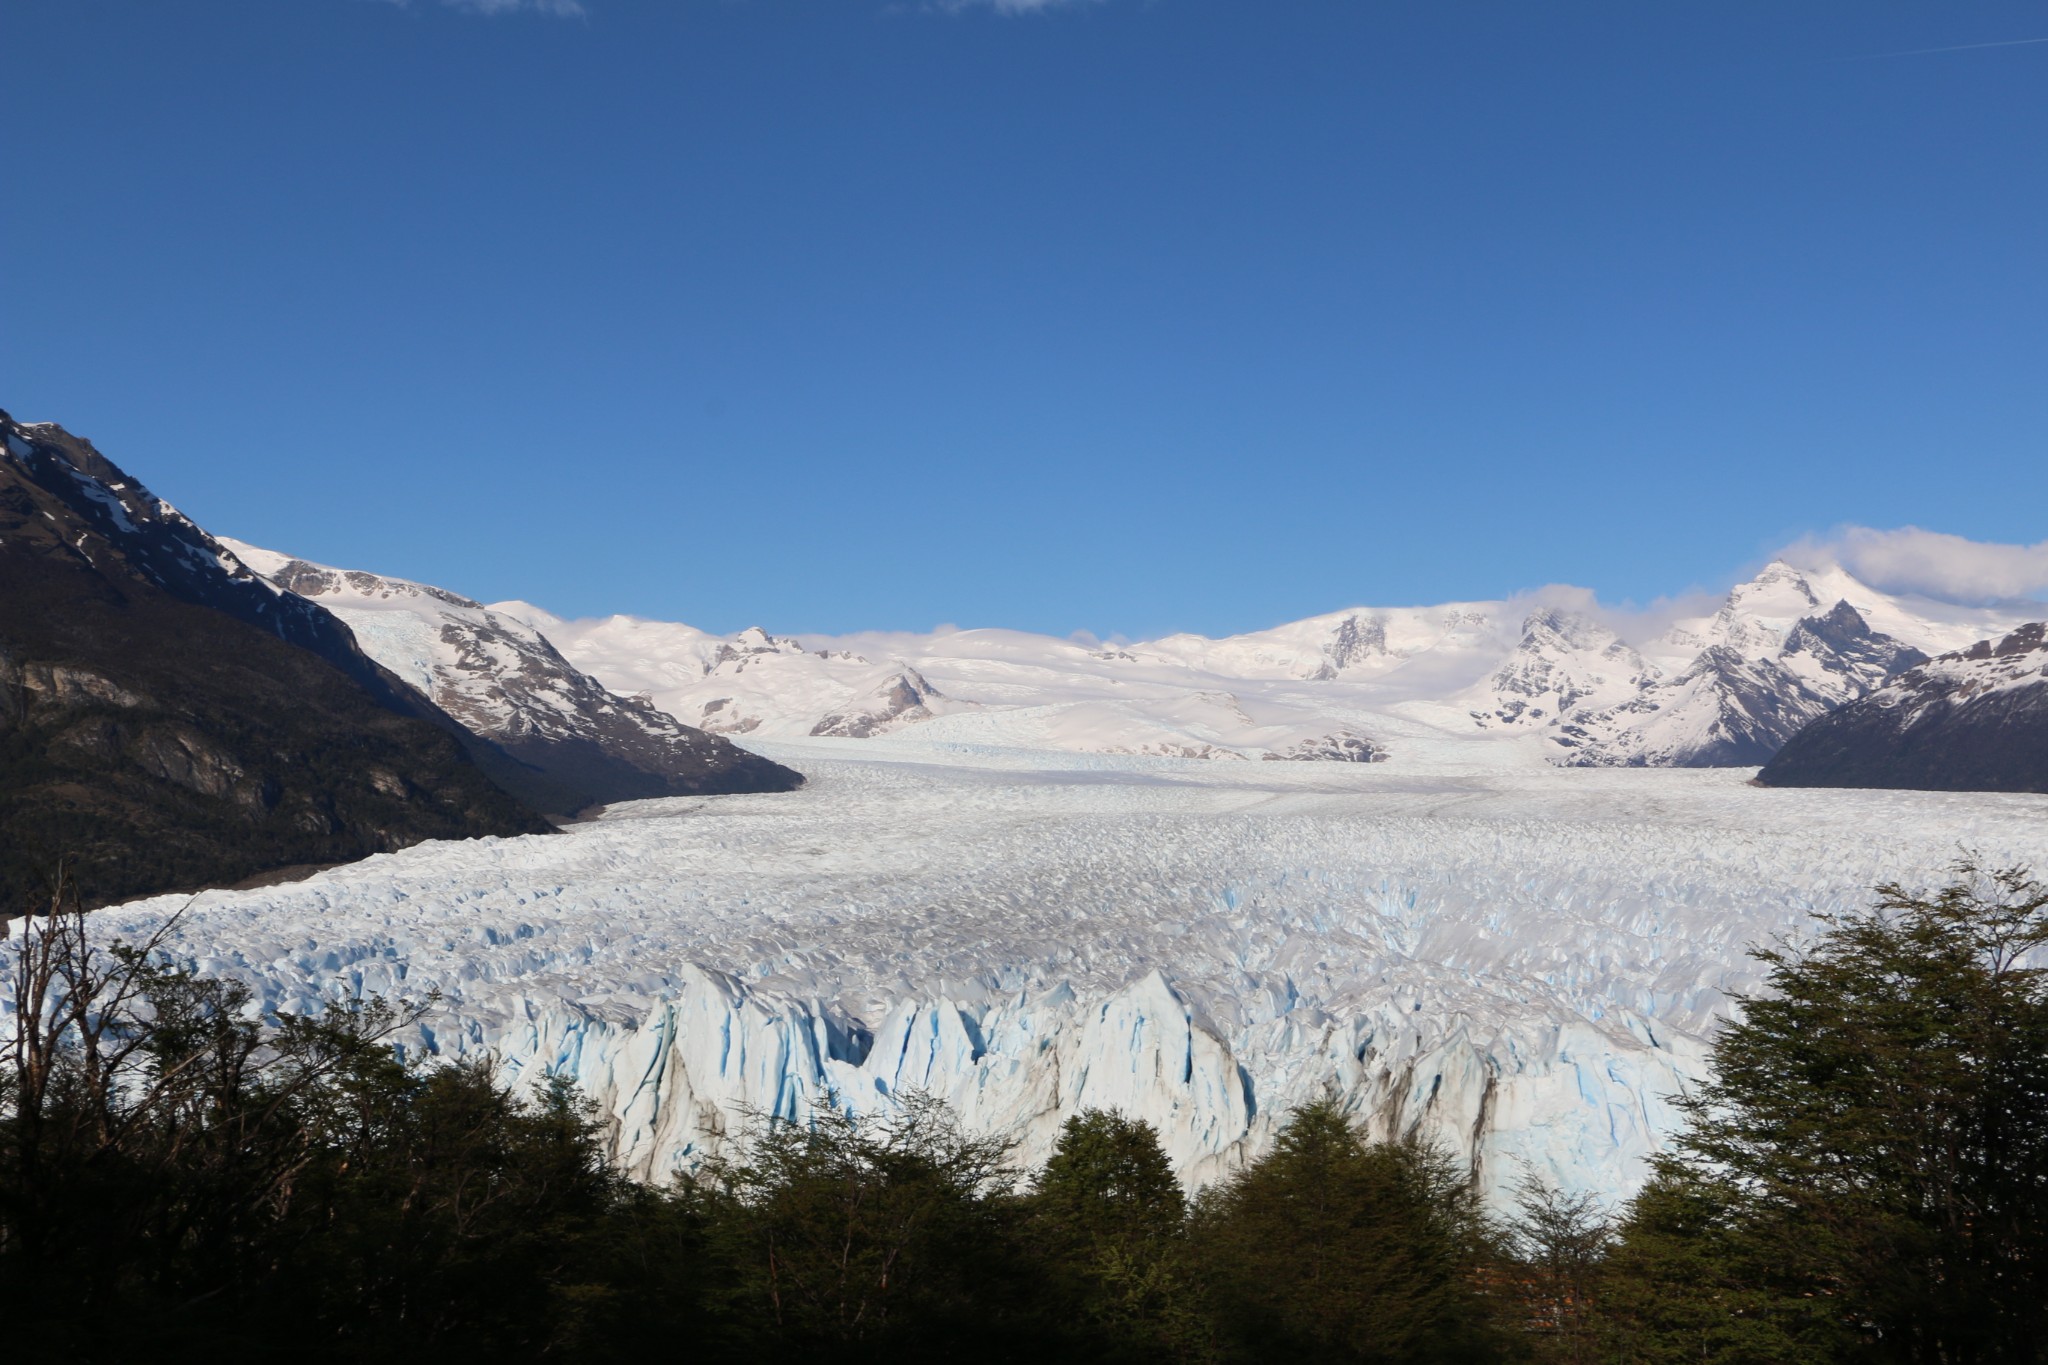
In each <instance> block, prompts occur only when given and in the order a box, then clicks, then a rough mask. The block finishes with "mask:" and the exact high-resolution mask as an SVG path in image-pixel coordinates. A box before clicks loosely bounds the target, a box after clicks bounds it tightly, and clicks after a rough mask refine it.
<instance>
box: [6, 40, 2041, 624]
mask: <svg viewBox="0 0 2048 1365" xmlns="http://www.w3.org/2000/svg"><path fill="white" fill-rule="evenodd" d="M2041 39H2048V5H2044V4H2041V3H2029V4H2000V3H1995V2H1994V0H1986V2H1985V3H1972V4H1969V5H1949V6H1935V5H1928V4H1924V3H1910V4H1904V3H1902V4H1892V3H1884V2H1883V0H1852V2H1846V3H1827V2H1826V0H1809V2H1807V3H1801V4H1796V5H1787V4H1775V3H1763V2H1762V0H1757V3H1737V4H1729V3H1725V2H1723V3H1713V4H1688V3H1678V2H1676V0H1674V2H1672V3H1658V4H1643V3H1640V0H1630V2H1629V3H1616V4H1567V3H1555V4H1546V3H1507V2H1506V0H1470V2H1469V3H1444V4H1412V3H1393V2H1392V0H1387V2H1386V3H1379V2H1377V0H1285V2H1284V3H1253V2H1252V0H1072V2H1071V3H1064V4H1062V3H1051V4H1041V5H1024V6H1010V7H1001V6H996V5H991V4H987V3H959V4H934V5H920V4H916V3H890V0H829V3H828V2H827V0H810V2H806V0H581V3H580V4H574V3H569V0H552V3H550V4H547V5H535V4H532V3H526V4H519V3H510V2H508V0H482V2H480V3H470V4H460V5H457V4H448V3H443V2H442V0H411V3H409V4H405V5H400V4H394V3H391V2H390V0H177V3H168V2H167V0H0V43H4V47H5V50H6V52H7V54H8V56H7V61H8V69H9V71H10V85H9V89H10V93H9V98H8V109H7V113H6V117H5V120H4V123H0V165H4V167H5V178H6V182H7V185H8V194H7V210H6V212H5V213H4V214H0V271H4V274H0V278H4V282H5V296H6V299H7V308H6V314H5V316H4V319H0V405H5V406H6V407H8V408H9V409H10V410H11V411H12V412H13V413H14V415H15V416H17V417H19V418H22V419H24V420H55V421H60V422H63V423H64V424H66V425H67V426H69V427H71V428H72V429H73V430H75V431H78V432H80V433H81V434H84V435H87V436H90V437H92V438H93V439H94V440H96V441H97V442H98V443H99V444H100V446H101V448H102V449H103V450H104V451H105V452H106V453H107V454H109V455H110V456H112V457H113V458H114V459H115V460H116V461H118V462H121V463H123V464H125V465H127V466H128V467H129V468H130V469H131V470H133V471H134V472H135V473H137V474H138V475H139V476H141V477H142V478H143V479H145V480H146V481H148V482H149V483H150V484H151V486H152V487H154V488H155V489H156V490H157V491H158V492H160V493H162V494H163V495H164V496H166V497H169V498H170V499H171V500H172V501H174V502H176V503H178V504H179V505H180V506H181V507H183V508H184V509H185V510H186V511H188V512H189V513H191V514H192V515H193V516H194V517H195V519H197V520H199V521H200V522H201V524H203V525H206V526H208V527H210V528H212V529H216V530H219V531H222V532H224V533H228V534H233V535H237V536H240V537H243V538H245V539H248V540H253V541H256V542H258V543H262V544H268V545H271V546H274V547H276V548H279V549H283V550H288V551H291V552H294V553H298V554H302V555H306V556H308V557H311V558H316V559H321V560H325V561H328V562H332V563H340V564H344V565H349V566H359V567H366V568H373V569H378V570H382V571H385V572H390V573H398V574H403V575H407V576H411V577H417V578H421V579H425V580H428V581H431V582H436V583H440V584H444V585H446V586H448V587H452V588H455V589H457V590H459V591H463V592H466V593H470V594H472V595H475V596H479V597H482V598H485V599H497V598H504V597H522V598H527V599H530V600H533V601H536V602H540V603H542V604H544V605H547V606H549V607H550V608H552V609H554V610H556V611H559V612H563V613H565V614H593V613H599V612H609V611H627V612H633V613H637V614H641V615H649V616H661V617H666V618H669V619H681V620H687V621H690V622H693V623H695V624H699V625H702V626H705V627H708V628H716V629H735V628H738V627H740V626H744V625H747V624H749V623H753V622H759V623H761V624H764V625H767V626H769V627H770V628H771V629H776V630H781V631H792V632H794V631H842V630H852V629H862V628H906V629H916V628H924V627H928V626H930V625H933V624H935V623H939V622H951V623H958V624H960V625H965V626H972V625H1006V626H1014V627H1019V628H1025V629H1036V630H1045V631H1051V632H1055V633H1061V634H1064V633H1066V632H1069V631H1073V630H1076V629H1087V630H1091V631H1094V632H1097V633H1099V634H1103V635H1109V634H1115V633H1121V634H1127V635H1151V634H1157V633H1161V632H1164V631H1168V630H1178V629H1189V630H1200V631H1204V632H1207V633H1222V632H1226V631H1233V630H1240V629H1248V628H1255V627H1259V626H1263V625H1267V624H1271V623H1274V622H1277V621H1281V620H1285V619H1290V618H1294V617H1299V616H1304V615H1308V614H1310V613H1313V612H1318V611H1324V610H1329V609H1333V608H1336V607H1339V606H1344V605H1349V604H1354V603H1360V602H1373V603H1401V602H1419V601H1433V600H1446V599H1453V598H1459V597H1493V596H1499V595H1503V594H1506V593H1509V592H1512V591H1516V590H1518V589H1524V588H1530V587H1534V586H1536V585H1539V584H1542V583H1546V582H1559V581H1561V582H1570V583H1576V584H1581V585H1584V586H1588V587H1591V588H1594V589H1596V590H1598V591H1599V592H1600V593H1601V595H1602V596H1603V597H1605V598H1608V599H1610V600H1622V599H1633V600H1637V601H1644V600H1648V599H1650V598H1654V597H1656V596H1658V595H1661V594H1669V593H1676V592H1679V591H1683V590H1685V589H1688V588H1692V587H1699V586H1705V587H1713V586H1718V585H1721V584H1725V583H1726V582H1727V581H1728V580H1729V579H1730V578H1731V577H1732V576H1733V575H1734V574H1735V573H1736V572H1737V571H1738V570H1739V569H1741V568H1743V567H1744V566H1745V565H1748V564H1752V563H1754V562H1755V561H1756V560H1757V559H1758V557H1759V556H1761V555H1763V554H1764V553H1766V552H1767V551H1769V550H1770V549H1771V548H1773V547H1774V546H1776V545H1779V544H1782V543H1785V542H1788V541H1791V540H1794V539H1796V538H1798V537H1801V536H1807V535H1815V534H1818V535H1823V536H1825V535H1827V534H1829V533H1830V530H1831V528H1834V527H1836V526H1839V525H1859V526H1870V527H1896V526H1902V525H1908V524H1912V525H1918V526H1922V527H1927V528H1930V529H1932V530H1937V531H1942V532H1948V533H1953V534H1955V535H1960V536H1966V537H1970V538H1973V539H1976V540H1987V541H1998V542H2012V543H2033V542H2037V541H2042V540H2043V539H2044V538H2048V525H2044V523H2048V246H2044V243H2048V155H2044V154H2043V148H2044V145H2048V42H2042V41H2038V40H2041Z"/></svg>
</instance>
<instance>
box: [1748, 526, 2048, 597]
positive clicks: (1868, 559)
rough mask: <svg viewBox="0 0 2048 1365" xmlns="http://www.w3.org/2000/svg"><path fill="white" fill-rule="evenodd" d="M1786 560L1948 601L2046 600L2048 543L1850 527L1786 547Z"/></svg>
mask: <svg viewBox="0 0 2048 1365" xmlns="http://www.w3.org/2000/svg"><path fill="white" fill-rule="evenodd" d="M1783 558H1784V559H1785V560H1786V561H1788V562H1789V563H1792V564H1794V565H1798V566H1800V567H1808V566H1813V565H1817V564H1820V563H1825V562H1829V561H1832V562H1833V563H1836V564H1840V565H1841V566H1842V567H1843V568H1845V569H1847V570H1848V571H1849V572H1850V573H1852V574H1854V575H1855V576H1856V577H1858V578H1860V579H1862V580H1863V581H1864V582H1865V583H1868V584H1869V585H1870V586H1871V587H1873V588H1878V589H1881V590H1883V591H1885V592H1911V593H1919V594H1920V595H1921V596H1923V597H1933V598H1938V599H1940V600H1942V601H1945V602H1961V603H1970V604H1979V603H1985V602H1995V601H1998V600H1999V599H2001V598H2012V597H2042V596H2048V540H2044V541H2042V542H2041V543H2040V544H2038V545H1999V544H1994V543H1992V542H1989V541H1982V540H1966V539H1965V538H1963V537H1962V536H1952V535H1948V534H1946V533H1945V532H1941V531H1923V530H1921V529H1920V528H1919V527H1917V526H1902V527H1899V528H1898V529H1896V530H1891V531H1878V530H1873V529H1872V528H1870V527H1868V526H1847V527H1843V528H1842V529H1841V530H1839V531H1836V532H1835V533H1834V534H1833V535H1831V536H1827V537H1809V538H1808V539H1806V540H1802V541H1800V542H1799V543H1798V544H1796V545H1792V546H1788V547H1787V548H1786V549H1785V551H1784V554H1783Z"/></svg>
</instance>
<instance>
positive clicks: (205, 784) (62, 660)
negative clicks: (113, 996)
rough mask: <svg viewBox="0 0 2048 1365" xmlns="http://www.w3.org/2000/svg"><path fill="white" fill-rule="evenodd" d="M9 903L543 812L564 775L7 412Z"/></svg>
mask: <svg viewBox="0 0 2048 1365" xmlns="http://www.w3.org/2000/svg"><path fill="white" fill-rule="evenodd" d="M0 441H4V450H0V896H4V897H5V898H6V900H7V902H9V903H15V902H18V901H19V900H20V898H22V897H32V896H34V895H35V894H36V892H37V889H38V888H39V887H40V886H42V885H43V884H44V880H45V878H46V876H47V874H48V872H49V870H50V868H51V866H52V865H53V863H54V860H55V859H56V858H57V857H58V856H59V855H60V854H61V855H65V856H67V857H69V858H71V859H72V860H74V864H75V871H76V876H77V879H78V882H79V885H80V887H81V890H82V891H83V893H84V894H85V896H86V899H87V900H88V902H89V903H94V904H103V903H106V902H109V901H112V900H117V899H121V898H124V897H128V896H133V895H138V894H144V893H148V892H154V891H163V890H174V889H182V888H192V887H199V886H206V885H221V884H225V883H230V882H234V881H238V880H241V879H243V878H246V877H248V876H250V875H252V874H254V873H257V872H261V871H264V870H267V869H270V868H276V867H284V866H291V865H295V864H307V863H333V862H343V861H348V860H350V859H353V858H359V857H362V856H364V855H366V854H369V853H374V852H380V851H387V850H391V849H397V848H402V847H405V846H407V845H410V844H414V843H419V842H421V841H423V840H427V839H444V838H464V837H474V836H480V835H514V834H524V833H534V832H539V831H543V830H545V829H547V828H548V825H547V822H546V821H544V820H543V819H541V817H540V816H539V815H537V814H536V813H535V811H534V810H533V809H531V808H529V807H528V805H526V804H525V803H523V802H522V801H521V800H520V799H519V798H518V797H515V796H513V795H509V794H508V793H507V791H506V790H505V789H504V788H503V787H502V786H500V785H499V783H498V782H495V781H493V780H492V777H490V776H486V773H485V771H484V769H483V768H482V767H480V766H479V760H481V762H483V763H484V764H486V765H488V766H489V767H490V768H491V769H492V770H493V775H494V776H498V777H500V778H501V780H505V781H508V782H509V783H511V784H514V785H523V786H525V787H526V788H527V789H528V790H529V791H532V792H536V793H545V792H546V791H547V790H548V788H549V786H550V784H549V783H548V782H547V780H546V779H545V778H543V777H541V775H539V774H537V773H532V772H531V771H530V770H525V769H523V766H522V765H520V764H518V763H517V762H516V761H515V760H513V759H512V758H510V757H509V756H507V755H504V754H502V753H498V752H496V751H494V750H493V749H492V748H491V747H490V746H489V745H487V744H485V743H484V742H483V741H480V740H478V739H476V738H475V737H474V736H471V735H470V734H469V733H468V732H467V731H465V730H463V729H462V728H461V727H460V726H459V725H457V724H456V723H455V722H454V721H452V720H450V719H449V718H448V717H447V716H445V715H443V714H442V713H441V712H440V711H439V710H438V708H436V707H435V706H434V705H433V703H431V702H430V701H428V700H427V699H426V698H424V697H422V696H420V695H419V694H418V693H417V692H416V691H414V690H413V689H412V688H410V687H408V686H407V685H406V684H405V683H403V682H402V681H400V680H399V679H398V678H396V677H394V676H393V675H391V674H390V673H388V672H386V671H385V670H384V669H382V668H380V667H378V665H377V664H376V663H374V662H373V661H372V660H370V659H369V658H368V657H367V656H366V655H364V654H363V652H362V651H361V650H360V649H359V648H358V647H357V646H356V642H355V638H354V636H353V635H352V634H351V633H350V632H349V630H348V629H347V627H346V626H344V625H343V624H342V623H341V622H339V621H337V620H335V618H334V617H332V616H331V615H329V614H328V613H327V612H325V611H323V610H322V609H321V608H319V607H317V606H315V605H313V604H312V603H309V602H306V601H304V600H303V599H301V598H299V597H297V596H295V595H293V594H290V593H284V592H279V591H278V590H277V589H276V588H274V587H273V586H271V585H270V584H268V583H266V582H264V581H263V580H261V579H260V578H258V577H257V576H255V575H254V574H252V573H250V572H249V571H248V570H247V569H246V568H245V567H243V566H242V565H241V564H240V563H239V562H238V561H237V560H236V559H235V558H234V556H233V555H231V554H229V553H228V552H227V551H226V550H224V549H223V548H222V547H221V546H220V545H219V544H218V543H217V542H215V541H214V540H213V539H212V537H210V536H208V535H207V534H206V533H205V532H204V531H202V530H200V529H199V528H198V527H197V526H195V525H194V524H193V523H192V522H191V521H190V520H188V519H187V518H185V517H184V516H183V515H182V514H180V513H179V512H178V511H177V510H176V509H175V508H172V507H171V506H170V505H169V504H167V503H164V502H162V501H160V500H159V499H157V498H155V497H154V496H152V495H151V494H150V493H149V491H148V490H147V489H146V488H144V487H142V486H141V485H140V484H139V483H137V482H136V481H135V480H133V479H131V478H129V477H128V476H127V475H126V474H125V473H123V472H122V471H121V470H120V469H119V468H118V467H116V466H115V465H114V464H113V463H112V462H110V461H108V460H107V459H106V458H105V457H103V456H101V455H100V454H99V452H98V451H96V450H94V449H93V447H92V446H91V444H90V443H88V442H85V441H82V440H79V439H77V438H75V437H73V436H71V435H69V434H68V433H66V432H64V431H63V430H62V429H61V428H58V427H54V426H48V425H38V426H22V425H19V424H17V423H15V422H13V421H12V420H11V419H10V418H8V417H7V416H6V415H5V414H4V413H0Z"/></svg>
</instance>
